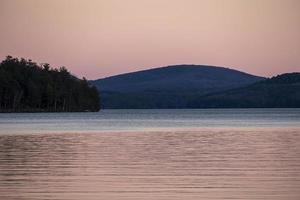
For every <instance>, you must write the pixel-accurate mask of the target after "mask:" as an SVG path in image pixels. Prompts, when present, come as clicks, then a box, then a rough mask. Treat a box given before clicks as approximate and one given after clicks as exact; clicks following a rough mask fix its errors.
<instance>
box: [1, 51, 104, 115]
mask: <svg viewBox="0 0 300 200" xmlns="http://www.w3.org/2000/svg"><path fill="white" fill-rule="evenodd" d="M99 109H100V99H99V93H98V91H97V89H96V88H95V87H94V86H90V85H89V84H88V82H87V80H86V79H85V78H83V79H79V78H77V77H76V76H74V75H72V74H71V73H70V72H69V71H68V70H67V69H66V68H65V67H60V68H58V69H57V68H52V67H51V66H50V65H49V64H47V63H44V64H37V63H35V62H33V61H31V60H26V59H24V58H21V59H18V58H13V57H11V56H7V57H6V59H5V60H3V61H2V62H1V64H0V112H82V111H93V112H96V111H99Z"/></svg>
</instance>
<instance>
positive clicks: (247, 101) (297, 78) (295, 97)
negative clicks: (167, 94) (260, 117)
mask: <svg viewBox="0 0 300 200" xmlns="http://www.w3.org/2000/svg"><path fill="white" fill-rule="evenodd" d="M187 107H189V108H284V107H286V108H293V107H300V73H287V74H282V75H278V76H276V77H273V78H270V79H266V80H263V81H260V82H257V83H254V84H251V85H249V86H246V87H242V88H238V89H232V90H229V91H225V92H218V93H215V94H210V95H204V96H198V97H194V98H193V99H192V100H190V102H189V103H188V106H187Z"/></svg>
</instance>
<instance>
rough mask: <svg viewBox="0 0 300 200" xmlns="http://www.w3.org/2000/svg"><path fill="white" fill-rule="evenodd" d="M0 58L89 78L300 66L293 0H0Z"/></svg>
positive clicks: (298, 9) (298, 8)
mask: <svg viewBox="0 0 300 200" xmlns="http://www.w3.org/2000/svg"><path fill="white" fill-rule="evenodd" d="M0 26H1V31H0V58H1V60H2V59H4V58H5V56H6V55H12V56H14V57H24V58H31V59H32V60H34V61H36V62H38V63H42V62H47V63H50V64H51V65H52V66H54V67H58V66H66V67H67V68H68V69H69V70H70V71H72V72H73V73H74V74H76V75H77V76H79V77H82V76H85V77H87V78H88V79H95V78H101V77H106V76H110V75H115V74H119V73H125V72H129V71H136V70H141V69H147V68H153V67H159V66H166V65H172V64H208V65H217V66H226V67H230V68H233V69H237V70H241V71H245V72H248V73H252V74H256V75H262V76H272V75H276V74H280V73H284V72H292V71H300V1H299V0H1V1H0Z"/></svg>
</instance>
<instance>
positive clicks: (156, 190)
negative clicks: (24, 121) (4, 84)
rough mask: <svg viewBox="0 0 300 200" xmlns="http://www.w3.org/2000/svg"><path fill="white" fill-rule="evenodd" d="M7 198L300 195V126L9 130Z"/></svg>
mask: <svg viewBox="0 0 300 200" xmlns="http://www.w3.org/2000/svg"><path fill="white" fill-rule="evenodd" d="M0 199H1V200H2V199H3V200H19V199H20V200H47V199H49V200H50V199H51V200H58V199H59V200H71V199H72V200H92V199H95V200H96V199H97V200H99V199H112V200H123V199H126V200H129V199H130V200H134V199H145V200H148V199H149V200H150V199H151V200H152V199H153V200H156V199H164V200H167V199H170V200H179V199H180V200H183V199H249V200H250V199H270V200H271V199H272V200H276V199H280V200H285V199H289V200H298V199H300V131H299V129H278V130H274V129H271V128H264V129H258V130H255V129H249V128H247V129H246V128H244V129H231V130H229V129H224V130H220V129H211V130H202V129H199V130H193V131H179V130H177V131H169V132H167V131H157V132H145V131H136V132H101V133H74V134H73V133H61V134H58V133H55V134H50V133H43V134H23V135H22V134H19V135H10V134H7V135H5V134H2V135H0Z"/></svg>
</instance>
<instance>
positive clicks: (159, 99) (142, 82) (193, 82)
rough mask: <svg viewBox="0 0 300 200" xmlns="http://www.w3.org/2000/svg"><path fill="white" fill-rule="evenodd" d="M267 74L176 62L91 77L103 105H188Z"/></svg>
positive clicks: (259, 79)
mask: <svg viewBox="0 0 300 200" xmlns="http://www.w3.org/2000/svg"><path fill="white" fill-rule="evenodd" d="M264 79H265V78H263V77H259V76H254V75H251V74H247V73H244V72H240V71H237V70H233V69H229V68H224V67H216V66H207V65H173V66H166V67H159V68H153V69H148V70H143V71H137V72H131V73H126V74H120V75H116V76H111V77H107V78H103V79H98V80H94V81H90V84H92V85H94V86H96V87H97V89H98V90H99V91H100V93H101V99H102V107H103V108H185V107H187V106H188V104H189V102H190V100H191V99H194V97H195V96H199V95H206V94H209V93H215V92H220V91H225V90H229V89H233V88H239V87H243V86H246V85H250V84H252V83H255V82H258V81H261V80H264Z"/></svg>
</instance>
